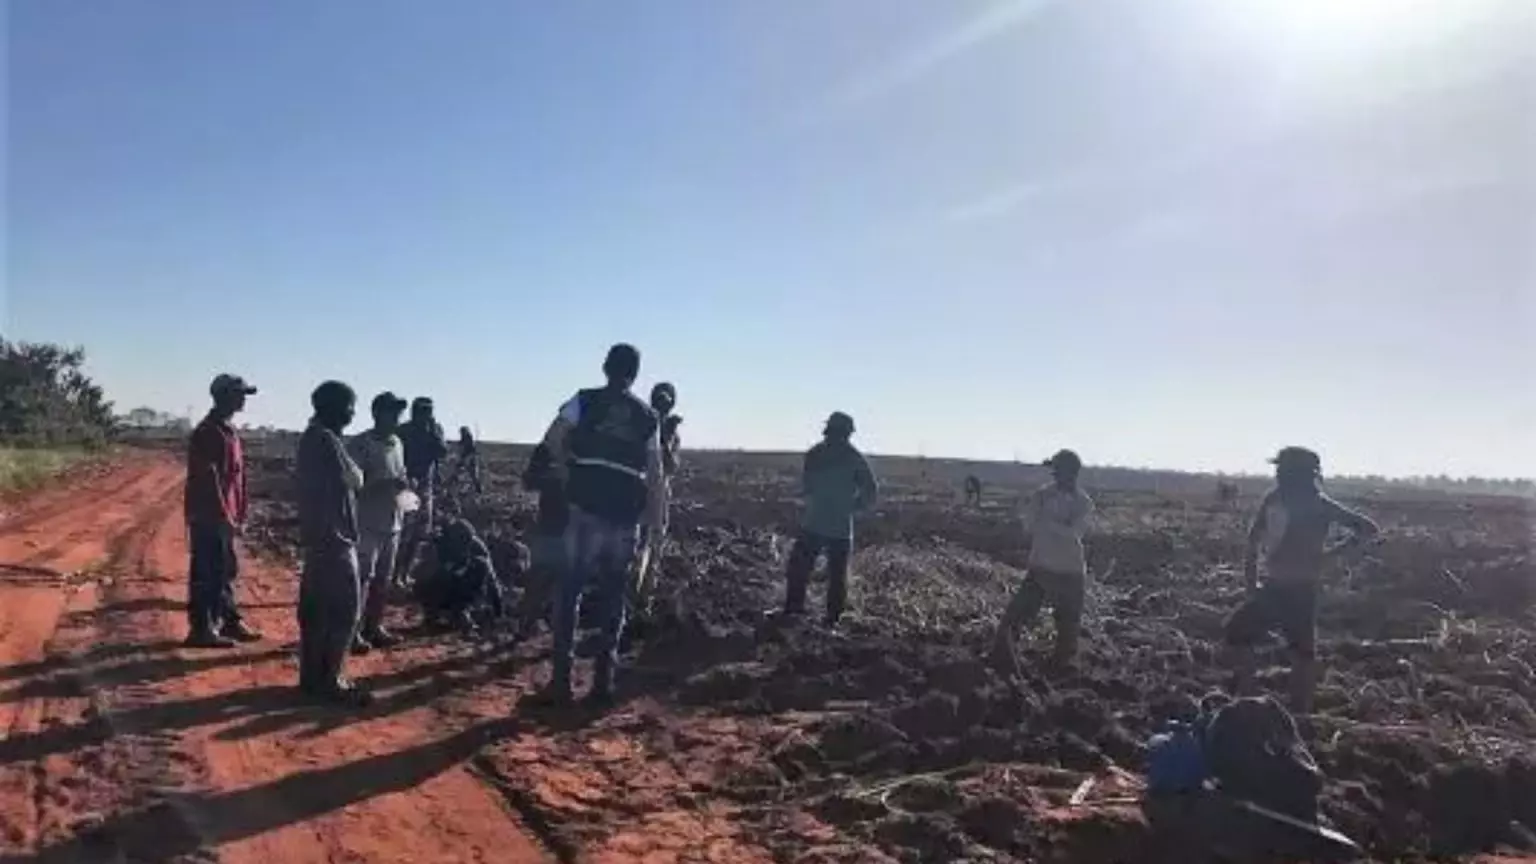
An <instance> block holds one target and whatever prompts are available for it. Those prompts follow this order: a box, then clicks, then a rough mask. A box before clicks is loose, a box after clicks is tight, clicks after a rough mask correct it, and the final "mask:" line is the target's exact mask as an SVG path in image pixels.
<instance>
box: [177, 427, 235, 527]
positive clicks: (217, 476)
mask: <svg viewBox="0 0 1536 864" xmlns="http://www.w3.org/2000/svg"><path fill="white" fill-rule="evenodd" d="M224 456H225V453H224V439H223V436H221V435H220V434H219V433H218V430H216V429H214V428H213V427H212V426H209V425H200V426H198V427H197V429H196V430H194V431H193V432H192V438H191V440H190V441H189V442H188V444H187V482H188V483H191V484H193V488H194V489H196V490H201V492H200V493H199V492H195V493H194V497H193V500H192V506H193V509H194V510H196V511H202V512H212V511H214V510H217V511H218V512H219V514H220V519H221V521H223V522H224V523H225V524H227V525H234V524H235V521H236V515H237V514H234V513H230V512H229V509H228V496H227V495H226V494H225V492H226V490H227V489H228V487H229V477H228V475H227V474H226V473H225V471H224ZM209 499H212V500H209ZM187 515H188V517H191V516H193V515H194V513H188V514H187Z"/></svg>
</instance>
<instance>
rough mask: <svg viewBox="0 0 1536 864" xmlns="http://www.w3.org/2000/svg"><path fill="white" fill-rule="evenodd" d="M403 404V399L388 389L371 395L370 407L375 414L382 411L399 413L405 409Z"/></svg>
mask: <svg viewBox="0 0 1536 864" xmlns="http://www.w3.org/2000/svg"><path fill="white" fill-rule="evenodd" d="M405 404H406V403H405V400H404V399H401V398H400V397H399V396H396V395H395V394H394V393H392V392H390V391H389V390H385V391H384V392H383V393H380V394H379V395H377V396H375V397H373V405H372V408H373V413H375V414H379V413H382V412H390V413H394V414H399V413H400V412H401V411H404V410H405Z"/></svg>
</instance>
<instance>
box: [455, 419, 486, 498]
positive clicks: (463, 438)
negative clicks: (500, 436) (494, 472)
mask: <svg viewBox="0 0 1536 864" xmlns="http://www.w3.org/2000/svg"><path fill="white" fill-rule="evenodd" d="M465 474H467V475H468V476H469V485H470V488H472V489H474V490H475V494H476V495H479V494H481V493H482V492H484V491H485V488H484V478H483V476H482V475H483V474H484V471H483V470H482V469H481V466H480V445H479V443H478V442H477V441H475V433H474V432H472V431H471V430H470V428H469V427H468V426H460V427H459V461H458V462H455V463H454V466H453V474H452V475H450V476H449V477H448V487H449V488H450V489H451V488H454V487H455V486H456V485H457V483H458V481H459V477H460V475H465Z"/></svg>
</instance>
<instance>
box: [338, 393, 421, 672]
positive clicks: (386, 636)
mask: <svg viewBox="0 0 1536 864" xmlns="http://www.w3.org/2000/svg"><path fill="white" fill-rule="evenodd" d="M405 404H406V403H405V400H404V399H401V398H400V397H399V396H396V395H395V394H393V393H390V392H388V391H385V392H383V393H380V394H379V395H377V396H375V397H373V403H372V405H371V406H370V409H371V413H372V414H373V428H372V429H369V430H368V431H366V432H364V433H362V434H361V435H358V436H357V437H355V438H353V439H352V446H351V449H350V455H351V456H352V458H353V460H354V461H356V463H357V465H358V467H359V468H361V469H362V472H363V488H362V490H361V491H359V492H358V495H357V530H358V539H357V561H358V563H357V566H358V574H359V577H360V578H361V580H362V586H361V589H362V596H363V618H362V624H361V626H360V627H359V628H358V632H357V638H356V639H355V640H353V643H352V650H353V652H354V653H357V654H367V653H368V652H369V651H372V650H373V649H375V648H388V647H390V646H392V645H394V644H396V643H397V642H398V641H399V640H398V639H396V638H395V637H394V636H393V635H392V634H391V633H390V632H389V631H388V630H386V629H384V610H385V606H386V605H387V604H388V602H389V587H390V584H391V581H392V579H393V576H394V572H395V560H396V558H397V557H398V555H399V551H400V530H401V525H402V521H403V515H404V514H403V510H402V507H401V494H402V493H403V492H405V491H406V490H407V489H409V488H410V485H411V484H410V480H409V479H407V477H406V474H405V446H404V445H403V444H402V443H401V442H400V436H399V434H398V431H399V429H400V415H401V414H402V413H404V412H405Z"/></svg>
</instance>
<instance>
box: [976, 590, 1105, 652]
mask: <svg viewBox="0 0 1536 864" xmlns="http://www.w3.org/2000/svg"><path fill="white" fill-rule="evenodd" d="M1084 588H1085V585H1084V577H1083V574H1081V573H1055V572H1052V571H1050V570H1042V569H1039V568H1035V569H1033V570H1031V571H1029V574H1028V575H1026V576H1025V577H1024V581H1023V582H1022V583H1020V584H1019V588H1018V590H1017V591H1015V592H1013V599H1012V600H1010V601H1009V602H1008V609H1007V611H1005V612H1004V613H1003V620H1002V622H1001V623H1000V624H999V625H998V627H997V639H996V643H997V645H999V646H1004V647H1010V648H1011V646H1012V645H1013V639H1014V636H1015V635H1016V634H1017V633H1018V632H1019V631H1020V630H1023V629H1025V628H1027V627H1031V626H1033V625H1034V623H1035V619H1037V618H1039V617H1040V611H1041V609H1043V608H1044V607H1045V606H1046V604H1049V605H1050V607H1051V613H1052V615H1053V617H1054V618H1055V620H1056V659H1057V660H1060V661H1068V660H1071V659H1072V658H1074V657H1076V656H1077V642H1078V637H1079V634H1080V633H1081V632H1082V628H1083V601H1084Z"/></svg>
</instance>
